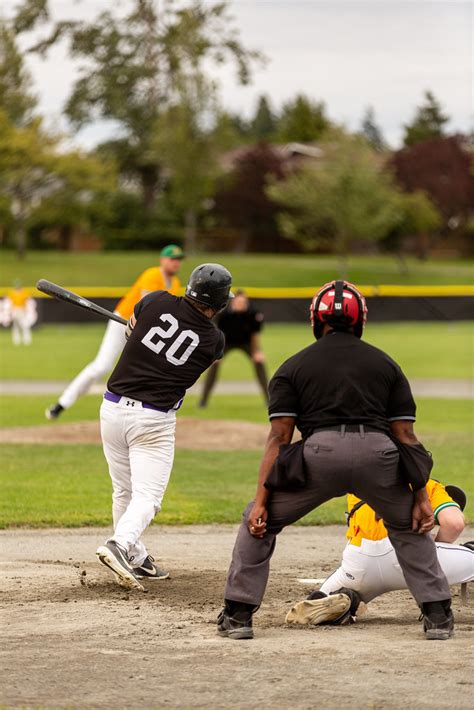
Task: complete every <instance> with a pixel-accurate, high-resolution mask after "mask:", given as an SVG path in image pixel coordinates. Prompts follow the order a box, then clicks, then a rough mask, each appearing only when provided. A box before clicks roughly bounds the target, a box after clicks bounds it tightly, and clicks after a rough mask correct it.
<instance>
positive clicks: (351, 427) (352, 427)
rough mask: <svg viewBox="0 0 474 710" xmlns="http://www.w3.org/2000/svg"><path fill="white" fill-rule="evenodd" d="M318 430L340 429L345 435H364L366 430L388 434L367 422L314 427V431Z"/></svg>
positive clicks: (314, 432)
mask: <svg viewBox="0 0 474 710" xmlns="http://www.w3.org/2000/svg"><path fill="white" fill-rule="evenodd" d="M318 431H338V432H340V433H341V434H342V436H344V434H346V433H349V434H360V435H361V436H363V435H364V434H365V433H366V432H369V431H375V432H378V433H379V434H387V432H386V431H384V430H383V429H377V428H376V427H373V426H367V425H366V424H334V425H333V426H322V427H318V428H317V429H313V431H312V433H313V434H316V432H318Z"/></svg>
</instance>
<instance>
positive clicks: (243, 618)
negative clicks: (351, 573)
mask: <svg viewBox="0 0 474 710" xmlns="http://www.w3.org/2000/svg"><path fill="white" fill-rule="evenodd" d="M366 318H367V307H366V304H365V300H364V298H363V296H362V295H361V294H360V293H359V291H358V290H357V289H356V288H355V287H354V286H353V285H352V284H350V283H347V282H344V281H335V282H332V283H329V284H326V285H325V286H323V288H322V289H321V290H320V291H319V292H318V293H317V294H316V296H315V298H314V300H313V302H312V304H311V321H312V325H313V332H314V336H315V338H316V340H317V342H316V343H313V344H312V345H310V346H309V347H307V348H305V349H304V350H301V351H300V352H299V353H297V354H296V355H294V356H293V357H291V358H290V359H289V360H287V361H286V362H285V363H283V365H282V366H281V367H280V368H279V370H278V371H277V372H276V374H275V376H274V377H273V379H272V380H271V382H270V404H269V415H270V420H271V431H270V433H269V435H268V440H267V443H266V447H265V451H264V454H263V458H262V462H261V465H260V471H259V480H258V485H257V492H256V496H255V500H254V501H253V502H252V503H250V504H249V505H248V507H247V509H246V511H245V513H244V518H243V522H242V525H241V527H240V530H239V533H238V536H237V540H236V543H235V547H234V552H233V557H232V563H231V566H230V569H229V573H228V577H227V584H226V588H225V594H224V596H225V606H224V609H223V611H222V612H221V614H220V616H219V619H218V631H219V633H220V634H221V635H222V636H227V637H229V638H234V639H238V638H252V637H253V630H252V614H253V613H254V612H255V611H256V610H257V609H258V607H259V606H260V603H261V601H262V598H263V595H264V593H265V588H266V585H267V580H268V574H269V567H270V559H271V557H272V555H273V551H274V549H275V542H276V535H277V534H278V533H279V532H280V531H281V530H282V529H283V528H284V527H285V526H287V525H291V524H292V523H294V522H296V521H297V520H299V519H300V518H302V517H303V516H304V515H306V514H307V513H309V512H310V511H311V510H314V508H317V507H318V506H319V505H321V504H322V503H324V502H326V501H328V500H330V499H331V498H335V497H337V496H342V495H344V494H346V493H353V494H355V495H356V496H358V497H359V498H361V499H362V500H364V501H366V502H367V503H368V504H369V505H370V506H371V507H372V508H373V509H374V510H375V511H376V512H377V514H378V515H379V516H380V517H381V518H383V520H384V523H385V525H386V527H387V530H388V534H389V538H390V540H391V542H392V544H393V547H394V548H395V552H396V554H397V558H398V561H399V563H400V565H401V568H402V571H403V574H404V576H405V579H406V582H407V585H408V587H409V589H410V591H411V593H412V594H413V596H414V598H415V599H416V601H417V603H418V605H419V606H420V608H421V611H422V614H423V616H424V631H425V634H426V637H427V638H429V639H443V640H444V639H447V638H449V636H451V635H452V633H453V627H454V623H453V615H452V612H451V595H450V590H449V586H448V582H447V580H446V577H445V575H444V573H443V572H442V570H441V568H440V566H439V562H438V559H437V556H436V548H435V545H434V542H433V539H432V537H431V536H430V535H428V534H426V533H428V532H429V531H430V530H431V529H432V527H433V525H434V521H433V511H432V508H431V506H430V504H429V500H428V497H427V494H426V490H425V488H424V485H423V484H421V485H420V486H417V487H416V488H417V490H415V492H414V493H413V492H412V490H411V489H410V487H409V486H408V483H406V482H405V480H404V478H402V475H401V466H399V449H400V451H403V450H404V449H409V450H410V451H411V450H415V449H418V448H422V447H421V445H419V444H418V442H417V439H416V437H415V434H414V431H413V422H414V421H415V412H416V406H415V402H414V400H413V396H412V393H411V390H410V385H409V384H408V381H407V379H406V377H405V375H404V374H403V372H402V371H401V369H400V367H399V366H398V365H397V364H396V363H395V362H394V361H393V360H392V359H391V358H390V357H389V356H388V355H386V354H385V353H384V352H382V351H381V350H378V349H377V348H374V347H372V346H371V345H368V344H367V343H364V342H363V341H362V340H361V336H362V332H363V329H364V325H365V321H366ZM295 426H296V427H297V428H298V429H299V430H300V431H301V434H302V437H303V443H302V444H298V443H295V444H292V445H291V446H288V444H289V443H290V442H291V439H292V436H293V432H294V429H295ZM394 442H396V443H394ZM282 445H287V446H282ZM280 446H282V448H281V449H280ZM299 452H300V453H299ZM285 456H286V457H287V458H286V469H285V467H284V466H283V463H284V460H285ZM285 470H286V480H285V479H284V477H283V479H281V477H280V479H279V478H278V475H280V474H281V471H285ZM278 471H280V474H278V475H276V474H277V473H278ZM270 488H271V489H272V490H270ZM341 591H344V590H341Z"/></svg>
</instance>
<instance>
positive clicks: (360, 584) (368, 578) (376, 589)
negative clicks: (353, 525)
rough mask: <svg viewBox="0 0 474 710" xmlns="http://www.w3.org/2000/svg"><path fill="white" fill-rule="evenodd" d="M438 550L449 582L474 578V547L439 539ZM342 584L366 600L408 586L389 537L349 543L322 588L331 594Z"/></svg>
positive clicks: (469, 580)
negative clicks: (353, 543)
mask: <svg viewBox="0 0 474 710" xmlns="http://www.w3.org/2000/svg"><path fill="white" fill-rule="evenodd" d="M435 544H436V551H437V555H438V559H439V563H440V565H441V569H442V570H443V572H444V573H445V575H446V577H447V579H448V583H449V584H462V583H463V582H472V581H473V580H474V551H473V550H469V549H468V548H467V547H462V545H452V544H451V543H449V542H437V543H435ZM341 587H348V588H349V589H354V590H355V591H356V592H358V594H359V595H360V598H361V599H362V601H363V602H365V603H367V602H370V601H371V600H372V599H375V597H378V596H380V594H385V593H386V592H393V591H395V590H396V589H407V584H406V582H405V578H404V576H403V574H402V570H401V567H400V565H399V564H398V560H397V556H396V554H395V550H394V549H393V547H392V545H391V543H390V540H389V539H388V538H385V539H384V540H375V541H374V540H362V544H361V546H360V547H357V546H356V545H351V544H350V543H349V544H347V545H346V547H345V549H344V552H343V555H342V564H341V566H340V567H339V568H338V569H337V570H336V571H335V572H333V573H332V574H331V575H330V577H328V578H327V579H326V580H325V582H324V583H323V584H322V586H321V588H320V591H321V592H325V593H326V594H330V593H331V592H336V591H337V590H338V589H340V588H341Z"/></svg>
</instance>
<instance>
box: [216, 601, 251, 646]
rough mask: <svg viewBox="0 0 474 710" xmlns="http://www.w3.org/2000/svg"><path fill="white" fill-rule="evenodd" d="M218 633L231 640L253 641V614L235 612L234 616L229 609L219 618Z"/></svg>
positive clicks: (223, 611) (225, 609)
mask: <svg viewBox="0 0 474 710" xmlns="http://www.w3.org/2000/svg"><path fill="white" fill-rule="evenodd" d="M217 633H218V634H219V635H220V636H225V637H227V638H229V639H234V640H238V639H253V629H252V612H250V611H234V612H233V613H232V616H231V614H230V610H229V609H228V608H227V607H224V609H222V611H221V613H220V614H219V616H218V618H217Z"/></svg>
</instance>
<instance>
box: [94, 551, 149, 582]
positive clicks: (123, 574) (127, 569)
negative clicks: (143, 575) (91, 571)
mask: <svg viewBox="0 0 474 710" xmlns="http://www.w3.org/2000/svg"><path fill="white" fill-rule="evenodd" d="M96 555H97V557H98V559H99V562H101V563H102V564H103V565H105V567H108V568H109V569H110V570H112V572H113V573H114V576H115V579H116V581H117V582H118V583H119V584H120V586H121V587H124V588H125V589H139V590H140V591H142V592H143V591H144V589H143V587H142V585H141V584H140V582H139V581H138V579H137V577H136V575H135V572H134V570H133V567H132V566H131V564H130V561H129V559H128V556H127V553H126V551H125V550H124V548H123V547H121V546H120V545H117V543H116V542H114V541H113V540H109V541H108V542H106V543H105V545H101V546H100V547H99V548H98V549H97V552H96Z"/></svg>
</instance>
